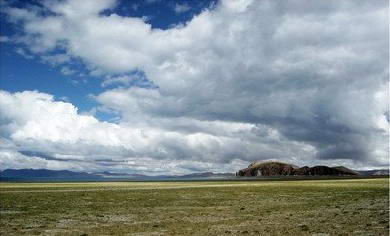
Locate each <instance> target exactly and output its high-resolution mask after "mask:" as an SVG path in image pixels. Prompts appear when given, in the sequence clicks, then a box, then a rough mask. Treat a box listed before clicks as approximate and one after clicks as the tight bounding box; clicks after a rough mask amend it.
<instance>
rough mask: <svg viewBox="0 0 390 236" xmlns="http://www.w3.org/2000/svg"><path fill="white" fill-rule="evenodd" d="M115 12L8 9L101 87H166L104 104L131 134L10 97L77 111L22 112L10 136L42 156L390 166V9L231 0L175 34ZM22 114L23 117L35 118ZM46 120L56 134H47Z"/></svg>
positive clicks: (35, 39) (110, 97) (108, 4)
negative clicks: (41, 116) (45, 115)
mask: <svg viewBox="0 0 390 236" xmlns="http://www.w3.org/2000/svg"><path fill="white" fill-rule="evenodd" d="M115 6H116V2H115V1H108V0H100V1H97V2H94V3H93V4H91V3H90V2H88V1H82V2H80V1H75V0H69V1H58V2H57V1H56V2H50V4H49V3H48V2H47V3H46V5H45V7H44V8H42V9H37V8H36V7H35V8H33V9H18V8H13V7H8V8H7V9H6V12H7V14H8V17H9V19H10V20H11V21H12V22H15V23H17V24H21V25H22V26H23V32H22V35H23V36H22V37H21V39H20V42H21V43H25V44H26V46H28V47H29V50H30V51H31V53H34V54H37V55H40V56H45V55H48V54H50V55H52V54H53V53H55V52H56V50H58V49H60V50H61V51H66V55H68V56H69V57H72V58H77V59H80V60H81V61H82V62H83V63H84V64H85V66H86V68H87V69H88V70H90V71H91V73H93V74H95V75H104V78H106V81H105V82H103V83H102V86H107V85H112V84H118V83H119V84H120V83H122V84H123V83H125V84H126V83H128V81H130V80H129V79H128V77H126V75H127V74H129V73H132V72H133V71H142V72H143V73H144V74H145V76H146V78H147V79H148V81H151V83H153V84H154V85H155V86H154V87H152V88H139V87H135V86H134V85H133V86H130V88H129V87H119V88H110V89H108V90H106V91H105V92H103V93H101V94H96V96H95V99H96V101H98V102H99V103H100V106H101V109H105V110H107V111H112V112H116V113H119V114H121V117H122V119H121V120H120V122H119V123H118V124H113V123H107V122H100V121H98V120H96V119H95V118H94V117H91V116H81V115H79V114H77V111H76V108H75V107H74V106H72V105H71V104H68V103H59V102H56V101H55V100H53V98H52V97H50V95H47V94H41V93H36V92H26V93H25V94H24V93H23V95H21V94H7V93H5V92H3V94H5V95H3V96H5V97H8V100H10V101H11V100H14V99H16V100H17V99H22V98H21V97H30V100H31V99H32V100H33V101H40V103H45V104H46V103H47V104H50V106H51V105H53V104H56V105H55V107H56V109H58V111H59V112H60V113H61V114H62V112H66V114H70V115H69V116H62V115H57V116H56V115H55V114H53V115H50V116H49V117H54V118H55V119H52V120H46V121H45V122H44V121H42V122H40V121H38V120H34V121H29V118H31V119H33V116H26V118H23V117H18V116H17V114H15V115H16V116H17V118H13V117H9V118H7V119H5V120H7V121H8V123H7V122H5V124H3V125H2V127H3V126H4V128H2V129H5V130H6V131H7V133H8V134H9V136H7V137H6V138H7V139H9V140H11V141H12V142H15V143H17V144H18V145H26V146H31V147H33V146H34V147H40V148H42V149H44V148H47V146H56V145H57V144H59V143H61V145H63V144H65V143H66V145H69V147H68V146H66V147H67V148H66V149H67V150H74V152H73V151H72V152H70V153H73V154H75V155H76V154H77V153H82V154H78V155H82V156H83V157H82V158H91V157H93V156H96V157H97V156H99V155H100V156H101V154H99V153H93V154H92V155H89V154H90V153H89V151H91V150H96V147H105V148H99V150H101V152H103V153H104V155H111V156H114V157H117V158H118V159H123V158H125V157H131V158H152V159H153V160H154V159H155V160H175V161H181V160H189V161H190V160H191V161H202V162H205V163H214V164H215V163H228V162H229V161H231V160H245V161H249V160H252V159H269V158H278V159H282V160H286V161H293V162H296V163H298V164H299V163H305V164H306V163H325V164H332V163H341V164H342V163H347V164H350V165H351V163H353V164H354V165H355V166H358V165H361V166H387V164H388V155H389V153H388V119H387V118H386V117H387V116H386V114H388V113H386V112H387V110H388V87H387V79H388V63H389V61H388V52H389V49H388V24H387V23H386V22H387V20H388V11H387V7H388V3H386V2H381V1H377V2H375V3H368V2H367V1H359V0H358V1H356V0H353V1H352V0H351V1H342V2H340V1H326V2H318V1H305V6H304V7H303V6H302V1H289V2H285V1H261V2H255V1H250V0H240V1H230V0H223V1H220V2H219V3H218V4H217V5H216V6H215V7H214V8H213V9H204V10H203V11H202V12H201V13H200V14H199V15H196V16H194V17H193V18H192V19H191V20H190V21H188V22H186V23H185V24H179V25H178V26H176V27H172V28H169V29H166V30H162V29H158V28H153V27H152V26H151V25H150V23H148V22H145V20H143V19H142V18H135V17H125V16H120V15H117V14H115V13H112V14H108V15H107V14H100V13H101V12H103V11H104V10H107V9H111V10H114V9H115ZM41 12H51V13H52V14H41ZM64 63H65V64H66V63H67V62H64ZM127 85H129V84H127ZM2 104H3V105H4V104H6V103H4V102H3V103H2ZM23 104H24V103H23V102H19V103H17V104H16V105H15V106H14V107H18V106H19V109H18V110H20V111H22V110H23V109H26V110H27V111H25V112H27V113H28V114H30V113H32V112H36V111H32V110H34V109H32V106H25V107H20V106H22V105H23ZM8 109H11V108H10V106H9V108H8ZM8 109H7V110H8ZM40 111H43V108H42V109H41V110H40ZM14 112H16V111H14ZM11 114H14V113H11ZM7 115H8V116H9V115H10V114H7ZM66 117H68V118H66ZM14 119H16V120H23V119H24V120H23V122H22V121H20V122H19V123H18V122H16V123H15V121H12V122H11V120H14ZM64 119H65V120H64ZM69 120H70V121H71V122H75V124H74V125H75V126H71V125H69V126H68V125H65V123H66V122H69ZM3 123H4V122H3ZM11 123H12V125H11ZM43 124H45V125H48V126H49V127H48V128H46V129H45V128H44V127H43V129H44V131H42V130H41V129H40V128H39V129H38V128H36V126H35V125H43ZM67 127H72V129H69V128H67ZM73 127H75V128H73ZM97 130H99V131H97ZM64 132H65V133H66V134H67V135H61V134H63V133H64ZM67 132H69V133H67ZM29 140H30V141H31V140H34V141H33V143H34V142H36V141H37V142H38V143H37V144H36V143H34V145H28V142H29ZM40 142H42V143H40ZM48 142H50V143H51V145H49V144H48ZM61 145H59V146H61ZM80 147H81V148H80ZM56 148H57V149H53V150H56V151H53V152H58V150H60V149H58V147H56ZM83 148H85V153H83ZM64 149H65V148H64ZM70 153H64V154H66V155H69V154H70ZM87 154H88V155H87ZM92 159H93V158H92Z"/></svg>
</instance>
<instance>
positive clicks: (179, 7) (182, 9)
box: [173, 3, 191, 14]
mask: <svg viewBox="0 0 390 236" xmlns="http://www.w3.org/2000/svg"><path fill="white" fill-rule="evenodd" d="M173 10H174V11H175V12H176V14H181V13H184V12H187V11H189V10H191V7H190V6H189V5H188V4H187V3H183V4H178V3H176V4H175V7H174V8H173Z"/></svg>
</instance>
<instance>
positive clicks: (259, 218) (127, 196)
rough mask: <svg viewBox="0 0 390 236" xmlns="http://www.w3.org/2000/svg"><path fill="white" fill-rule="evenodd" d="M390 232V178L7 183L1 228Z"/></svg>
mask: <svg viewBox="0 0 390 236" xmlns="http://www.w3.org/2000/svg"><path fill="white" fill-rule="evenodd" d="M388 232H389V180H388V178H381V179H352V180H310V181H249V182H246V181H231V182H229V181H221V182H218V181H210V182H101V183H0V234H1V235H19V234H28V235H35V234H45V235H102V234H103V235H110V234H111V235H126V234H129V235H189V234H191V235H221V234H222V235H237V234H244V235H318V236H319V235H388Z"/></svg>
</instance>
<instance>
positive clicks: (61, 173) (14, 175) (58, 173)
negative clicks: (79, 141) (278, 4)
mask: <svg viewBox="0 0 390 236" xmlns="http://www.w3.org/2000/svg"><path fill="white" fill-rule="evenodd" d="M356 172H358V173H359V174H360V175H363V176H370V175H389V170H388V169H380V170H366V171H356ZM231 178H235V174H234V173H213V172H200V173H192V174H187V175H158V176H148V175H141V174H126V173H112V172H107V171H106V172H97V173H86V172H74V171H69V170H47V169H6V170H4V171H0V181H13V180H14V181H113V180H187V179H188V180H191V179H193V180H197V179H199V180H201V179H231Z"/></svg>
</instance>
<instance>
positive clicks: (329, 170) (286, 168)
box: [236, 161, 359, 176]
mask: <svg viewBox="0 0 390 236" xmlns="http://www.w3.org/2000/svg"><path fill="white" fill-rule="evenodd" d="M285 175H315V176H319V175H333V176H342V175H359V173H358V172H356V171H353V170H350V169H348V168H346V167H344V166H337V167H328V166H314V167H308V166H303V167H298V166H295V165H291V164H287V163H282V162H276V161H270V162H253V163H251V164H250V165H249V166H248V168H245V169H242V170H239V171H238V172H237V173H236V176H285Z"/></svg>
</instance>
